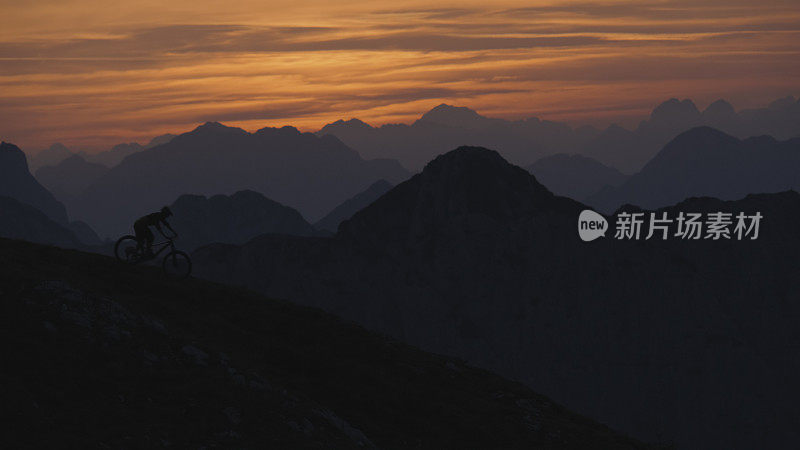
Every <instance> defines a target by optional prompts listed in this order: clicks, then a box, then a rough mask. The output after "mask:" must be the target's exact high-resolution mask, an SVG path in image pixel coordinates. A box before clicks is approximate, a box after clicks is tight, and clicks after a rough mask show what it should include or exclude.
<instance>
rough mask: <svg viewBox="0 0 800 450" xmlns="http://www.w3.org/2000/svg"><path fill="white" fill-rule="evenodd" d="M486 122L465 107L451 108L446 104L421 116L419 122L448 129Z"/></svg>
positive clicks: (484, 118) (483, 118)
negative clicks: (444, 126)
mask: <svg viewBox="0 0 800 450" xmlns="http://www.w3.org/2000/svg"><path fill="white" fill-rule="evenodd" d="M486 120H488V119H487V118H486V117H483V116H481V115H480V114H478V113H477V112H476V111H474V110H472V109H469V108H467V107H466V106H452V105H448V104H446V103H442V104H441V105H439V106H437V107H435V108H433V109H431V110H430V111H428V112H426V113H425V114H423V115H422V117H421V118H420V119H419V122H429V123H436V124H439V125H446V126H450V127H469V126H474V125H476V124H479V123H482V122H484V121H486Z"/></svg>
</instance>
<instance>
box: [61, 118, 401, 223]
mask: <svg viewBox="0 0 800 450" xmlns="http://www.w3.org/2000/svg"><path fill="white" fill-rule="evenodd" d="M407 176H408V172H407V171H406V170H405V169H403V168H402V167H401V166H400V165H399V164H398V163H397V162H396V161H391V160H369V161H365V160H364V159H362V158H361V157H360V156H359V155H358V153H356V152H355V151H353V150H351V149H350V148H348V147H347V146H345V145H344V144H342V143H341V141H339V140H338V139H336V138H335V137H333V136H328V137H323V138H319V137H317V136H314V135H313V134H310V133H300V132H299V131H297V129H295V128H292V127H284V128H280V129H278V128H264V129H261V130H259V131H257V132H255V133H248V132H246V131H244V130H242V129H239V128H231V127H226V126H224V125H222V124H219V123H207V124H205V125H202V126H200V127H198V128H197V129H195V130H193V131H191V132H189V133H185V134H182V135H180V136H177V137H175V138H173V139H172V140H170V141H169V142H168V143H166V144H162V145H159V146H156V147H153V148H151V149H148V150H144V151H141V152H139V153H135V154H133V155H130V156H128V157H127V158H125V159H124V160H123V161H122V162H121V163H120V164H119V165H117V166H116V167H114V168H112V169H111V170H110V171H109V172H108V173H106V174H105V175H104V176H102V177H101V178H100V179H98V180H97V181H95V182H94V183H93V184H92V185H91V186H89V188H88V189H87V190H86V191H85V192H84V193H83V194H82V195H81V196H80V197H79V198H78V200H77V202H76V205H75V208H74V209H75V215H76V217H80V218H82V219H84V220H85V221H87V222H88V223H90V224H92V225H93V226H95V227H96V229H98V231H100V232H101V234H103V235H117V234H122V233H125V232H127V231H128V230H129V229H130V226H131V224H132V223H133V220H134V219H136V218H137V217H139V216H141V215H143V214H145V213H148V212H151V211H152V210H155V209H158V208H160V207H161V206H163V205H165V204H168V203H169V202H172V201H173V200H174V199H175V198H177V197H179V196H180V195H182V194H185V193H194V194H199V195H217V194H230V193H233V192H236V191H239V190H244V189H250V190H254V191H257V192H260V193H262V194H264V195H266V196H267V197H269V198H270V199H273V200H275V201H278V202H280V203H282V204H286V205H292V207H295V208H297V209H298V210H299V211H300V212H301V213H302V214H303V215H304V216H305V217H307V218H309V219H317V218H320V217H321V216H322V215H323V214H325V213H326V212H328V211H330V210H331V208H333V207H334V206H336V205H338V204H340V203H341V202H343V201H344V200H346V199H347V198H350V197H352V196H353V195H355V194H356V193H358V192H360V191H362V190H363V189H365V188H366V187H367V186H369V185H370V184H371V183H373V182H375V181H376V180H379V179H386V180H389V181H392V182H397V181H401V180H403V179H404V178H406V177H407Z"/></svg>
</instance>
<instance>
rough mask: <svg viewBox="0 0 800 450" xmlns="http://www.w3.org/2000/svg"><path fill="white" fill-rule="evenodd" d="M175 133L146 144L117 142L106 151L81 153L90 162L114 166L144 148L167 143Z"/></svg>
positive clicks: (163, 135)
mask: <svg viewBox="0 0 800 450" xmlns="http://www.w3.org/2000/svg"><path fill="white" fill-rule="evenodd" d="M174 137H175V135H174V134H162V135H160V136H156V137H154V138H153V139H151V140H150V142H148V143H147V144H145V145H142V144H139V143H137V142H129V143H124V144H117V145H115V146H114V147H112V148H111V149H109V150H106V151H104V152H100V153H95V154H88V153H85V152H81V153H80V155H81V156H82V157H83V158H84V159H86V160H87V161H89V162H93V163H97V164H102V165H104V166H106V167H114V166H116V165H117V164H119V163H120V162H122V160H123V159H125V158H127V157H128V156H130V155H132V154H134V153H139V152H140V151H142V150H146V149H148V148H153V147H156V146H159V145H161V144H166V143H167V142H169V141H171V140H172V138H174Z"/></svg>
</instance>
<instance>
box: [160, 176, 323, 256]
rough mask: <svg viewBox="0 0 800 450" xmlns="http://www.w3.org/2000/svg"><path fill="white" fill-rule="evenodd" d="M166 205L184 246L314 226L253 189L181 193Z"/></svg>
mask: <svg viewBox="0 0 800 450" xmlns="http://www.w3.org/2000/svg"><path fill="white" fill-rule="evenodd" d="M170 209H171V210H172V213H173V215H174V217H172V218H171V219H169V222H170V223H171V224H172V226H173V228H175V230H176V231H177V232H178V233H179V234H180V241H179V242H180V245H181V247H183V248H186V249H187V250H191V249H195V248H197V247H200V246H202V245H206V244H211V243H215V242H222V243H230V244H243V243H245V242H247V241H249V240H250V239H252V238H254V237H256V236H259V235H262V234H265V233H276V234H290V235H297V236H312V235H314V228H313V227H312V226H311V225H310V224H309V223H308V222H306V221H305V219H303V216H302V215H301V214H300V213H299V212H298V211H297V210H295V209H293V208H290V207H288V206H284V205H282V204H280V203H278V202H275V201H272V200H270V199H268V198H266V197H264V196H263V195H261V194H259V193H258V192H254V191H239V192H236V193H235V194H233V195H230V196H226V195H214V196H212V197H210V198H206V197H204V196H202V195H182V196H180V197H179V198H178V199H177V200H175V202H174V203H172V205H170Z"/></svg>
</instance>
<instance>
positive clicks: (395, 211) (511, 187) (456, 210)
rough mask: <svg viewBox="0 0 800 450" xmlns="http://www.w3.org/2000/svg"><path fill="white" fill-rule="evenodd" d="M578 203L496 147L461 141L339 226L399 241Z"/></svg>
mask: <svg viewBox="0 0 800 450" xmlns="http://www.w3.org/2000/svg"><path fill="white" fill-rule="evenodd" d="M578 206H579V204H578V203H577V202H574V201H572V200H569V199H566V198H561V197H556V196H554V195H553V194H552V193H551V192H550V191H548V190H547V188H545V187H544V186H542V185H541V184H540V183H539V182H538V181H537V180H536V178H534V176H533V175H531V174H530V173H528V172H527V171H526V170H524V169H522V168H520V167H517V166H515V165H512V164H510V163H509V162H508V161H506V160H505V159H503V157H502V156H500V154H499V153H497V152H496V151H493V150H488V149H486V148H482V147H459V148H457V149H455V150H452V151H450V152H448V153H445V154H443V155H439V156H438V157H437V158H436V159H434V160H433V161H431V162H429V163H428V164H427V165H426V166H425V168H424V169H423V170H422V172H421V173H419V174H417V175H415V176H414V177H412V178H411V179H410V180H408V181H406V182H404V183H401V184H399V185H398V186H396V187H394V188H393V189H392V190H390V191H389V192H387V193H386V194H384V195H383V196H382V197H381V198H379V199H378V200H376V201H375V202H374V203H372V204H371V205H370V206H368V207H366V208H365V209H363V210H361V211H359V212H358V213H357V214H355V215H354V216H353V218H352V219H350V220H349V221H345V222H344V223H342V225H341V226H340V227H339V231H340V234H342V235H347V236H354V237H356V238H357V239H358V236H360V235H363V236H375V235H376V234H375V233H381V234H384V235H393V236H394V238H393V239H396V240H401V241H402V240H405V239H410V238H411V235H412V234H413V236H417V237H419V238H420V239H429V238H431V237H433V236H437V235H438V233H439V232H443V230H447V229H450V228H451V227H458V228H461V227H468V228H469V227H479V228H481V227H495V226H504V224H508V223H510V222H512V221H515V220H518V219H523V218H526V217H531V216H535V215H537V214H538V213H542V212H546V211H555V210H560V211H566V210H568V209H569V210H572V209H576V208H577V207H578ZM409 233H410V234H409ZM367 239H370V238H369V237H367ZM415 239H416V238H415Z"/></svg>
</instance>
